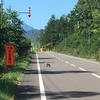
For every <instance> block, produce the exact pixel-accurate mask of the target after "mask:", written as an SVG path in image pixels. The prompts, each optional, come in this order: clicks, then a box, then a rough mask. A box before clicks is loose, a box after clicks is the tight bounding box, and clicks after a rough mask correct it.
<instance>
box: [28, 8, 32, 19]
mask: <svg viewBox="0 0 100 100" xmlns="http://www.w3.org/2000/svg"><path fill="white" fill-rule="evenodd" d="M28 17H31V14H30V7H29V11H28Z"/></svg>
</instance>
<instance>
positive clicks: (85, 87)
mask: <svg viewBox="0 0 100 100" xmlns="http://www.w3.org/2000/svg"><path fill="white" fill-rule="evenodd" d="M46 62H48V64H50V65H51V67H49V66H48V67H47V66H46ZM99 84H100V63H99V62H96V61H91V60H87V59H83V58H77V57H73V56H68V55H64V54H60V53H55V52H37V53H36V54H34V56H33V57H32V60H31V63H30V64H29V66H28V68H27V70H26V72H25V74H24V76H23V79H22V82H21V84H20V85H19V88H18V91H17V95H16V97H17V100H99V99H100V88H99Z"/></svg>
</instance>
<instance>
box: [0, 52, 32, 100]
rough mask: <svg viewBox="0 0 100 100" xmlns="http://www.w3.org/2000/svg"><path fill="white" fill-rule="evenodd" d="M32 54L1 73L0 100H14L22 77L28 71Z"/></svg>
mask: <svg viewBox="0 0 100 100" xmlns="http://www.w3.org/2000/svg"><path fill="white" fill-rule="evenodd" d="M32 55H33V54H32V53H30V54H28V55H27V56H25V57H22V58H19V59H18V60H17V61H15V65H14V66H13V67H10V68H8V69H7V71H4V72H2V73H0V75H1V76H0V100H14V95H15V93H16V89H17V87H18V84H19V82H20V79H21V76H22V74H23V73H24V71H25V70H26V68H27V66H28V64H29V61H30V59H31V57H32Z"/></svg>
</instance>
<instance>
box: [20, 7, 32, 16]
mask: <svg viewBox="0 0 100 100" xmlns="http://www.w3.org/2000/svg"><path fill="white" fill-rule="evenodd" d="M30 10H31V8H30V7H29V10H28V12H18V13H19V14H28V17H29V18H30V17H31V12H30Z"/></svg>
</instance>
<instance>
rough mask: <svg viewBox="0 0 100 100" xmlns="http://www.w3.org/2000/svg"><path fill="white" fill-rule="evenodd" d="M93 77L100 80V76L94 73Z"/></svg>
mask: <svg viewBox="0 0 100 100" xmlns="http://www.w3.org/2000/svg"><path fill="white" fill-rule="evenodd" d="M92 75H93V76H95V77H97V78H100V76H99V75H97V74H94V73H92Z"/></svg>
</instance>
